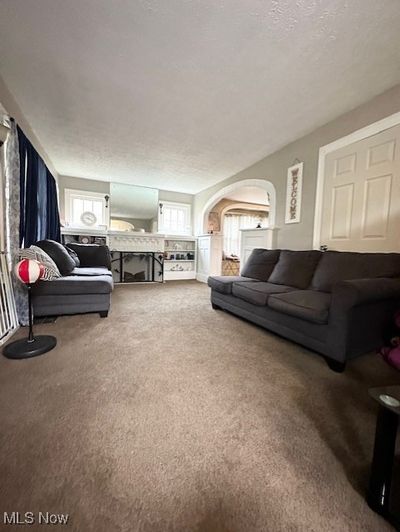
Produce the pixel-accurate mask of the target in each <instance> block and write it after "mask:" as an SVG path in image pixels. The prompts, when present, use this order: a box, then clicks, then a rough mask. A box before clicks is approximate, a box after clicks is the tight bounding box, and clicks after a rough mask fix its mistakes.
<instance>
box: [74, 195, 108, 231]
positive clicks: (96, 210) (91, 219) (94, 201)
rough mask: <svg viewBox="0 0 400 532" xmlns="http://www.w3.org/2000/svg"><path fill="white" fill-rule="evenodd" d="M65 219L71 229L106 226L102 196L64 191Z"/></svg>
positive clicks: (104, 200)
mask: <svg viewBox="0 0 400 532" xmlns="http://www.w3.org/2000/svg"><path fill="white" fill-rule="evenodd" d="M83 215H85V216H83ZM65 217H66V221H67V222H68V223H69V225H71V226H73V227H96V226H99V225H107V219H106V199H105V196H104V194H100V193H97V192H85V191H80V190H69V189H66V190H65Z"/></svg>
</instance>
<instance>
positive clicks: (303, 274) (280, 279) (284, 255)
mask: <svg viewBox="0 0 400 532" xmlns="http://www.w3.org/2000/svg"><path fill="white" fill-rule="evenodd" d="M320 258H321V252H320V251H316V250H310V251H288V250H282V251H281V254H280V256H279V260H278V262H277V264H276V266H275V268H274V270H273V272H272V273H271V276H270V278H269V279H268V280H269V282H270V283H275V284H283V285H286V286H294V287H296V288H302V289H304V288H308V287H309V286H310V283H311V279H312V278H313V275H314V271H315V268H316V266H317V264H318V262H319V260H320Z"/></svg>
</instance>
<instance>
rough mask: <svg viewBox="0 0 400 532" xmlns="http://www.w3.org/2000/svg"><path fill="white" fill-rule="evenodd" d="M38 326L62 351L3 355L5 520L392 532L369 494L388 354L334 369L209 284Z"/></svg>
mask: <svg viewBox="0 0 400 532" xmlns="http://www.w3.org/2000/svg"><path fill="white" fill-rule="evenodd" d="M36 331H37V332H38V333H39V332H41V333H50V334H55V335H56V336H57V338H58V346H57V348H56V349H55V350H54V351H52V352H50V353H48V354H46V355H44V356H42V357H38V358H36V359H31V360H25V361H10V360H7V359H5V358H4V357H0V409H1V410H0V412H1V416H0V417H1V419H0V421H1V424H0V427H1V433H0V448H1V453H0V461H1V463H0V519H2V516H3V512H4V511H7V512H11V511H20V512H27V511H32V512H37V511H42V512H46V511H48V512H54V513H62V512H64V513H68V514H69V516H70V517H69V522H68V525H67V526H53V527H49V529H51V530H74V531H79V532H88V531H93V532H94V531H95V532H118V531H149V532H158V531H160V532H166V531H185V532H186V531H188V532H189V531H218V532H227V531H231V532H239V531H240V532H250V531H273V532H279V531H316V532H317V531H318V532H321V531H338V532H344V531H347V530H348V531H350V530H351V531H352V532H354V531H371V532H377V531H386V530H391V527H390V526H389V525H388V524H387V523H386V522H385V521H383V520H382V519H381V518H380V517H378V516H376V515H375V514H374V513H373V512H372V511H370V510H369V508H368V507H367V505H366V503H365V502H364V498H363V496H364V491H365V485H366V481H367V477H368V464H369V460H370V457H371V452H372V445H373V436H374V429H375V414H376V409H375V405H374V403H373V402H372V401H371V400H370V399H369V398H368V395H367V390H368V388H369V387H371V386H374V385H381V384H388V383H394V382H398V380H399V379H398V374H396V373H395V372H392V371H391V370H390V369H389V368H387V367H386V366H385V364H384V363H383V362H381V361H380V360H379V359H378V358H377V357H376V356H375V355H370V356H369V355H368V356H366V357H363V358H361V359H358V360H357V361H356V362H354V363H352V364H350V366H349V368H348V370H347V371H346V373H344V374H341V375H339V374H335V373H333V372H332V371H330V370H329V369H328V367H327V365H326V364H325V362H324V361H323V360H322V358H320V357H318V356H317V355H315V354H313V353H311V352H309V351H308V350H306V349H303V348H301V347H299V346H297V345H295V344H293V343H291V342H288V341H286V340H283V339H281V338H279V337H277V336H274V335H273V334H270V333H268V332H266V331H264V330H262V329H260V328H258V327H256V326H253V325H251V324H249V323H247V322H245V321H242V320H240V319H238V318H236V317H234V316H232V315H229V314H227V313H225V312H221V311H214V310H212V309H211V306H210V304H209V290H208V288H207V287H206V286H205V285H202V284H200V283H196V282H181V283H179V282H175V283H170V284H167V285H164V286H159V285H158V286H154V285H152V286H146V285H140V286H124V287H118V288H116V290H115V292H114V295H113V302H112V310H111V313H110V316H109V318H108V319H100V318H99V316H98V315H86V316H75V317H64V318H59V319H58V321H57V322H56V324H48V325H40V326H37V328H36ZM0 529H1V530H3V529H4V530H8V529H10V530H11V529H15V527H12V526H7V527H3V528H2V526H1V524H0ZM27 529H29V530H43V529H44V528H43V527H39V526H38V525H36V526H34V527H27Z"/></svg>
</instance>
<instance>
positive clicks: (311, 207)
mask: <svg viewBox="0 0 400 532" xmlns="http://www.w3.org/2000/svg"><path fill="white" fill-rule="evenodd" d="M299 101H300V100H299ZM398 111H400V85H396V87H393V88H392V89H390V90H389V91H386V92H385V93H383V94H381V95H379V96H377V97H376V98H373V99H372V100H371V101H369V102H367V103H366V104H363V105H361V106H360V107H357V108H356V109H353V110H352V111H350V112H349V113H346V114H344V115H342V116H340V117H339V118H337V119H335V120H333V121H332V122H329V123H328V124H326V125H324V126H322V127H320V128H319V129H317V130H315V131H313V132H312V133H310V134H308V135H306V136H304V137H302V138H301V139H298V140H296V141H295V142H292V143H291V144H288V145H287V146H285V147H284V148H282V149H281V150H279V151H277V152H275V153H273V154H271V155H269V156H268V157H265V158H264V159H262V160H261V161H259V162H258V163H256V164H254V165H252V166H250V167H249V168H246V169H245V170H243V171H241V172H239V173H238V174H236V175H234V176H232V177H230V178H228V179H225V180H224V181H221V182H219V183H218V184H217V185H214V186H213V187H210V188H207V189H205V190H203V191H202V192H200V193H199V194H197V195H196V196H195V201H194V212H195V222H196V227H197V228H199V229H198V230H199V232H202V231H203V227H202V219H201V215H202V211H203V209H204V206H205V204H206V202H207V200H208V199H209V198H211V197H212V196H213V195H214V194H215V193H216V192H218V190H220V189H221V188H223V187H225V186H227V185H230V184H232V183H234V182H235V181H241V180H243V179H266V180H268V181H271V182H272V183H273V184H274V185H275V188H276V196H277V204H276V226H277V227H279V231H278V244H277V245H278V247H281V248H290V249H309V248H311V247H312V243H313V224H314V211H315V193H316V182H317V168H318V154H319V148H320V147H321V146H324V145H325V144H329V143H330V142H333V141H334V140H336V139H338V138H341V137H343V136H345V135H348V134H350V133H352V132H353V131H356V130H357V129H360V128H362V127H364V126H367V125H368V124H371V123H373V122H376V121H377V120H380V119H382V118H384V117H386V116H389V115H391V114H393V113H396V112H398ZM295 159H299V160H300V161H303V162H304V175H303V197H302V210H301V222H300V223H298V224H288V225H285V195H286V178H287V169H288V167H289V166H291V165H292V164H293V163H294V161H295Z"/></svg>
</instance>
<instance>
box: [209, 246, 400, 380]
mask: <svg viewBox="0 0 400 532" xmlns="http://www.w3.org/2000/svg"><path fill="white" fill-rule="evenodd" d="M208 285H209V286H210V287H211V303H212V306H213V308H215V309H224V310H227V311H229V312H232V313H233V314H236V315H237V316H240V317H242V318H245V319H247V320H249V321H251V322H253V323H255V324H257V325H260V326H261V327H264V328H265V329H268V330H270V331H272V332H274V333H277V334H279V335H281V336H283V337H285V338H288V339H290V340H293V341H295V342H297V343H299V344H302V345H304V346H306V347H308V348H310V349H312V350H314V351H317V352H318V353H320V354H322V355H324V356H325V357H326V360H327V362H328V365H329V366H330V367H331V369H333V370H335V371H343V370H344V368H345V364H346V361H347V360H349V359H351V358H354V357H356V356H358V355H361V354H364V353H367V352H370V351H372V350H374V349H376V348H378V347H380V346H381V345H382V341H383V334H384V329H385V327H386V326H387V324H388V323H389V322H390V320H391V319H392V316H393V313H394V311H395V309H398V308H400V254H398V253H354V252H339V251H325V252H321V251H316V250H312V251H289V250H278V249H274V250H266V249H255V250H253V252H252V254H251V255H250V257H249V259H248V261H247V263H246V264H245V266H244V268H243V270H242V272H241V275H240V276H238V277H228V276H213V277H209V278H208Z"/></svg>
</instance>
